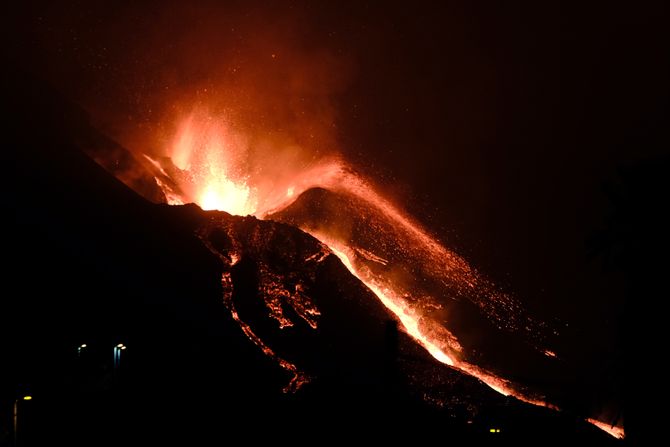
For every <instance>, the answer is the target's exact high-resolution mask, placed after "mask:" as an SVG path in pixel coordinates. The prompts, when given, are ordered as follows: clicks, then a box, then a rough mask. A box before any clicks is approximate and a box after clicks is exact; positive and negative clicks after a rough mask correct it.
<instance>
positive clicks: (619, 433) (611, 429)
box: [586, 418, 626, 439]
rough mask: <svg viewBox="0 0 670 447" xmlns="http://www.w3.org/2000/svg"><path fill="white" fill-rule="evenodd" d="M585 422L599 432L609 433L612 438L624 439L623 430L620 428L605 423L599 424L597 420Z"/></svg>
mask: <svg viewBox="0 0 670 447" xmlns="http://www.w3.org/2000/svg"><path fill="white" fill-rule="evenodd" d="M586 420H587V421H588V422H590V423H592V424H593V425H595V426H596V427H598V428H599V429H601V430H603V431H605V432H607V433H609V434H610V435H612V436H614V437H615V438H618V439H624V438H625V437H626V436H625V433H624V431H623V428H621V427H617V426H613V425H610V424H606V423H604V422H601V421H599V420H597V419H592V418H588V419H586Z"/></svg>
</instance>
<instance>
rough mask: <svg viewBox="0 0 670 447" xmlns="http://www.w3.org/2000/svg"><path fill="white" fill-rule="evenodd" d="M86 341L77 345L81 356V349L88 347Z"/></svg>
mask: <svg viewBox="0 0 670 447" xmlns="http://www.w3.org/2000/svg"><path fill="white" fill-rule="evenodd" d="M86 347H87V345H86V343H83V344H81V345H79V346H78V347H77V357H81V351H82V350H84V349H86Z"/></svg>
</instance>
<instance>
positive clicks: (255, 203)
mask: <svg viewBox="0 0 670 447" xmlns="http://www.w3.org/2000/svg"><path fill="white" fill-rule="evenodd" d="M241 141H242V140H241V139H240V138H239V136H236V135H235V134H234V133H232V132H230V130H229V129H227V128H226V127H224V126H223V125H221V124H216V123H214V122H213V121H212V120H204V121H203V120H196V119H195V118H193V117H191V118H190V119H188V120H187V121H186V122H185V123H184V124H183V126H182V127H181V128H180V130H179V132H178V135H177V138H176V140H175V142H174V144H173V147H172V150H171V152H170V156H171V159H172V163H169V164H168V163H165V164H163V163H161V162H159V161H155V160H153V159H149V161H150V162H151V163H152V164H153V165H154V167H155V168H156V171H155V173H156V181H157V184H158V185H159V186H160V187H161V188H162V189H163V190H164V192H165V195H166V197H167V198H168V200H169V202H170V203H174V204H179V203H188V202H195V203H198V204H199V205H200V206H201V207H202V208H203V209H206V210H210V209H212V210H221V211H226V212H228V213H231V214H237V215H247V214H253V215H255V216H257V217H259V218H265V217H267V216H268V215H270V214H272V213H273V212H276V211H280V210H282V209H286V208H287V207H288V206H289V205H291V204H292V203H293V202H294V201H295V200H296V199H297V198H298V197H299V196H300V195H301V194H302V193H303V192H305V191H307V190H308V189H310V188H315V187H321V188H325V189H327V190H329V191H334V192H340V193H344V194H345V195H347V196H349V197H354V198H356V199H357V200H359V201H360V202H361V203H363V204H364V206H365V207H368V208H370V209H374V210H377V212H378V213H379V215H381V216H384V219H385V222H384V224H385V225H387V226H388V227H389V228H392V229H393V233H392V235H393V236H399V237H398V239H397V240H395V241H392V244H393V245H398V246H401V249H400V251H404V255H406V256H407V260H409V261H417V262H420V263H421V267H422V268H423V269H424V270H423V271H424V272H425V274H427V275H429V276H431V277H433V278H437V279H438V280H439V281H440V282H441V283H443V284H445V287H446V284H449V287H451V289H449V290H452V291H453V293H454V294H455V295H456V296H459V297H463V298H465V299H467V300H469V301H471V302H472V303H473V304H475V305H476V306H478V307H479V308H480V309H481V311H482V312H483V313H485V314H487V315H493V316H494V317H495V318H496V319H497V321H498V322H499V324H498V327H499V328H500V329H503V328H502V327H501V326H500V325H501V324H502V325H506V326H507V327H506V328H505V329H510V327H511V329H513V330H518V331H521V330H522V329H517V328H525V329H526V330H530V329H529V327H530V326H532V323H533V322H532V321H530V322H529V321H528V320H519V321H512V320H510V321H512V322H511V323H510V322H504V321H503V322H502V323H500V321H502V320H505V316H507V318H511V319H514V318H518V316H517V314H519V313H520V312H519V310H520V305H519V304H518V303H517V302H516V301H514V300H513V299H512V298H511V297H509V296H507V295H505V294H503V293H500V292H498V291H497V289H496V288H495V286H494V285H492V284H491V283H489V282H488V281H487V280H485V279H484V278H483V277H482V276H480V275H479V274H478V273H477V272H476V271H475V270H474V269H473V268H471V267H470V265H469V264H468V263H467V262H466V261H465V260H464V259H463V258H461V257H460V256H458V255H457V254H455V253H454V252H452V251H450V250H448V249H446V248H445V247H443V246H442V245H441V244H440V243H439V242H438V241H436V240H435V239H434V238H433V237H431V236H430V235H429V234H427V233H426V232H424V231H423V230H421V229H420V226H419V225H417V224H415V223H414V222H412V220H411V219H409V218H408V217H407V216H406V215H405V214H403V213H402V212H401V211H399V210H398V209H397V208H396V207H395V206H393V205H392V204H391V203H390V202H389V201H388V200H386V199H385V198H384V197H382V196H381V195H379V194H378V193H377V192H376V191H375V190H374V188H372V187H371V186H370V185H369V184H368V182H366V181H365V180H364V179H363V178H361V177H360V176H358V175H356V174H355V173H354V172H353V171H352V170H350V169H349V168H347V167H346V165H344V164H343V163H342V162H340V161H338V160H337V159H328V160H322V161H321V162H317V163H311V164H308V165H307V166H301V167H299V168H297V169H295V168H294V167H292V166H293V165H292V163H289V162H285V160H284V161H282V160H281V159H277V158H272V156H268V157H265V158H261V159H260V161H258V160H257V162H256V163H257V164H256V165H253V163H251V162H250V161H249V160H250V158H251V157H248V156H247V155H248V154H247V153H246V151H248V150H249V149H248V147H246V146H244V144H243V143H241ZM147 158H148V157H147ZM289 161H290V160H289ZM250 163H251V164H250ZM276 166H280V167H281V166H289V167H288V168H286V169H285V170H286V171H289V172H288V174H286V173H285V172H283V171H279V170H278V169H279V168H277V167H276ZM272 173H274V175H271V174H272ZM170 185H174V186H170ZM250 185H253V186H250ZM299 226H300V228H301V229H302V230H303V231H305V232H307V233H309V234H311V235H312V236H313V237H315V238H316V239H318V240H319V241H321V242H322V243H323V244H325V245H326V246H328V247H329V248H330V249H331V250H332V252H333V253H334V254H335V255H337V256H338V258H339V259H340V260H341V261H342V263H343V264H344V265H345V266H346V267H347V269H348V270H349V271H350V272H351V273H352V274H353V275H354V276H356V277H357V278H358V279H360V280H361V281H362V282H363V283H364V284H365V285H366V286H367V287H368V288H369V289H370V290H371V291H372V292H373V293H374V294H375V295H376V296H377V298H378V299H379V300H380V301H381V302H382V303H383V304H384V306H385V307H386V308H387V309H389V311H391V312H392V313H393V314H394V315H395V316H396V317H397V318H398V320H399V321H400V322H401V323H402V325H403V327H404V330H405V331H406V332H407V333H408V334H409V335H410V336H411V337H412V338H413V339H414V340H416V341H417V343H419V344H420V345H421V346H422V347H423V348H425V349H426V350H427V351H428V352H429V353H430V354H431V355H432V356H433V357H434V358H435V359H436V360H437V361H439V362H440V363H443V364H446V365H448V366H450V367H453V368H456V369H458V370H460V371H462V372H464V373H467V374H469V375H471V376H474V377H476V378H478V379H479V380H480V381H482V382H483V383H485V384H486V385H488V386H489V387H491V388H492V389H493V390H495V391H497V392H499V393H501V394H503V395H506V396H513V397H515V398H517V399H519V400H521V401H524V402H527V403H530V404H533V405H539V406H545V407H550V408H554V409H555V408H556V407H554V406H553V405H551V404H549V403H547V402H546V401H545V400H544V398H543V397H541V396H537V395H534V394H533V393H530V392H528V391H526V390H524V389H523V388H522V387H520V386H518V385H516V384H513V383H511V382H510V381H508V380H506V379H503V378H501V377H498V376H496V375H495V374H493V373H491V372H489V371H487V370H485V369H483V368H481V367H478V366H476V365H474V364H472V363H469V362H468V361H467V356H466V355H464V353H463V352H462V351H463V348H462V347H461V345H460V344H459V342H458V340H457V339H456V337H455V336H454V335H453V334H452V333H451V332H450V331H449V330H447V329H446V328H445V327H444V326H443V325H441V324H440V323H439V322H438V321H434V320H433V319H431V317H427V316H426V315H425V314H424V309H425V305H424V306H423V307H422V304H425V303H424V301H425V302H433V301H435V302H437V301H436V300H435V299H434V298H432V297H430V296H427V295H425V294H423V293H419V294H415V293H414V291H412V290H408V289H407V288H403V287H400V286H399V285H397V284H396V283H395V282H394V280H393V278H390V277H385V276H384V274H383V273H379V272H377V273H375V272H373V271H372V270H371V269H370V268H368V267H367V266H366V265H365V263H363V262H361V260H360V258H359V257H358V256H357V253H358V254H360V255H361V256H362V257H364V258H366V259H368V260H371V261H374V262H377V263H381V264H383V265H384V266H386V264H385V263H386V262H387V261H386V260H385V255H384V253H379V252H374V250H371V249H368V248H364V247H357V246H354V245H352V244H351V243H350V241H349V240H348V239H346V237H344V236H338V235H335V234H331V233H330V232H328V233H326V232H324V231H321V230H320V229H319V228H311V227H309V225H299ZM371 231H379V229H376V230H375V229H374V228H371ZM222 280H223V281H224V282H225V281H226V279H225V278H224V279H222ZM414 295H416V296H414ZM226 305H227V307H228V308H229V310H230V311H231V312H232V313H233V318H234V319H235V321H237V322H238V324H240V326H241V327H242V330H243V331H244V333H245V334H246V335H247V336H248V337H249V338H250V339H251V340H252V341H253V342H254V343H255V344H256V345H258V346H259V347H260V348H261V349H262V350H263V351H264V352H265V353H266V354H267V355H269V356H270V357H273V358H276V359H277V360H278V361H279V362H280V364H281V366H282V367H283V368H285V369H287V370H288V371H290V372H292V373H293V374H294V380H293V381H292V383H291V385H289V388H290V389H292V390H296V389H297V388H299V386H300V384H301V383H304V381H306V378H305V377H302V376H300V373H299V371H298V369H297V367H296V366H295V365H293V364H291V363H289V362H286V361H285V360H283V359H280V358H278V357H277V356H276V355H275V353H274V352H273V351H272V350H271V349H270V348H269V347H268V346H267V345H265V344H264V343H263V341H262V340H260V339H259V338H258V337H257V336H256V335H255V334H254V333H253V331H251V329H250V328H249V327H248V326H247V325H246V324H245V323H244V322H243V321H241V320H240V319H239V317H238V316H237V313H236V310H235V307H234V305H233V303H232V301H231V300H230V299H228V300H226ZM538 350H539V352H540V353H542V354H543V355H545V356H547V357H555V354H554V353H553V352H552V351H549V350H546V349H544V348H540V347H538ZM589 422H591V423H593V424H595V425H596V426H598V427H599V428H601V429H603V430H605V431H607V432H608V433H610V434H612V435H613V436H617V437H623V430H622V429H620V428H618V427H614V428H612V427H609V426H607V425H606V424H603V423H600V422H598V421H595V420H592V419H589ZM605 427H607V428H605Z"/></svg>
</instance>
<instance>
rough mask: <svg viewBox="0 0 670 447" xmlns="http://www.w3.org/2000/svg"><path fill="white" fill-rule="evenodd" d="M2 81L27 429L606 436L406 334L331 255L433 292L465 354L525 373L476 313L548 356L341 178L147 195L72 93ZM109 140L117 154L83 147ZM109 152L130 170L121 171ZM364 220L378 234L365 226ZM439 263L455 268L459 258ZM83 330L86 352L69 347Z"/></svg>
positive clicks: (13, 286)
mask: <svg viewBox="0 0 670 447" xmlns="http://www.w3.org/2000/svg"><path fill="white" fill-rule="evenodd" d="M4 85H6V86H7V85H12V86H13V88H12V89H11V91H10V92H7V93H6V96H7V97H8V98H9V101H7V102H6V104H5V106H6V107H7V110H6V113H5V116H9V117H11V118H10V120H11V121H10V125H9V126H8V127H9V129H10V131H9V133H8V135H6V139H5V142H4V149H5V152H6V153H11V154H12V156H13V157H12V158H13V164H12V165H11V168H10V169H9V170H10V171H11V176H10V177H9V180H10V181H9V184H10V190H11V191H12V193H11V194H10V201H9V203H10V204H9V207H10V213H11V214H12V215H13V216H14V217H13V219H12V220H11V222H10V223H11V225H12V226H11V228H10V230H9V232H8V233H7V234H10V235H11V237H10V239H11V242H10V250H9V259H12V263H11V264H12V267H11V270H10V272H9V275H8V277H9V281H10V283H9V285H8V290H15V291H17V293H18V294H19V295H20V297H17V299H15V300H4V301H3V307H4V309H3V311H2V318H3V324H2V328H3V329H2V330H3V337H2V339H3V340H10V341H11V343H9V344H8V346H3V352H4V353H5V354H4V360H3V365H4V366H3V370H4V372H5V374H6V376H5V377H7V378H8V380H6V381H3V389H2V390H1V391H2V398H3V400H9V399H11V398H10V397H9V396H11V395H13V394H14V393H16V390H17V389H19V390H21V391H22V392H30V393H31V394H32V395H33V397H34V398H33V400H32V401H31V402H30V405H31V406H32V408H31V409H30V415H29V417H28V416H26V418H27V419H28V420H27V422H26V421H22V422H21V423H22V424H24V425H22V426H21V429H20V430H21V431H20V434H21V435H22V436H25V437H24V438H23V439H24V441H23V442H25V443H26V444H28V443H30V442H32V443H33V444H35V445H37V444H40V443H42V442H45V441H46V440H53V439H62V440H67V441H68V442H74V443H82V444H88V445H90V444H96V445H100V444H105V443H110V444H118V443H121V442H126V441H128V440H129V439H133V440H138V439H139V440H142V441H145V442H167V443H170V444H172V443H176V442H177V441H178V440H179V439H183V440H184V441H187V442H189V443H193V442H194V441H195V442H198V441H200V440H202V441H204V440H207V441H212V440H220V441H225V439H227V437H228V436H230V433H231V431H236V430H238V431H241V432H242V433H243V434H244V435H245V436H247V438H248V439H253V438H256V437H259V438H266V437H267V438H268V439H279V438H283V439H293V440H300V441H316V442H318V441H319V440H322V439H326V438H327V437H330V436H331V435H342V433H348V432H350V431H352V432H353V431H354V430H360V431H361V432H362V433H363V434H366V435H368V436H374V437H375V438H377V439H387V440H390V439H394V438H395V436H397V435H398V434H402V435H408V434H412V435H413V436H415V437H418V438H421V437H423V436H426V437H430V438H432V437H433V436H434V433H435V432H438V433H442V434H444V436H455V435H468V436H470V437H475V438H477V437H479V438H481V439H489V440H495V439H497V438H495V437H498V438H505V439H510V438H511V439H524V438H526V439H531V438H532V439H537V438H538V437H545V436H546V437H549V436H550V437H551V438H552V439H556V437H557V434H558V436H559V437H564V438H565V439H566V440H571V439H579V440H584V439H585V440H591V441H598V442H608V441H612V438H610V437H609V436H608V435H605V434H604V433H602V432H601V431H600V430H597V429H596V428H594V427H593V426H592V425H589V424H587V423H585V422H583V421H582V420H581V418H580V417H577V415H573V414H571V413H570V412H566V413H558V412H555V411H553V410H550V409H547V408H543V407H537V406H534V405H529V404H527V403H524V402H521V401H519V400H517V399H515V398H513V397H508V396H504V395H502V394H500V393H498V392H496V391H494V389H491V387H490V385H491V384H490V383H489V384H488V385H487V383H485V381H483V380H482V378H481V377H477V376H476V375H475V376H473V375H472V374H469V373H468V371H467V370H464V368H463V367H461V368H453V367H451V366H449V365H445V364H444V363H445V362H439V361H436V359H435V358H434V354H433V356H431V354H432V353H431V352H429V351H427V350H426V349H425V346H422V345H421V344H420V343H417V341H416V338H415V337H413V336H412V334H409V333H408V332H407V331H406V330H405V328H404V327H403V321H400V320H399V319H398V317H397V316H396V315H394V313H393V312H391V311H389V309H388V308H387V306H385V305H384V304H383V303H382V302H380V300H379V299H378V297H377V296H376V294H375V292H374V291H373V290H371V288H370V287H369V284H368V285H366V282H367V281H363V280H361V278H358V277H356V276H354V275H353V274H352V273H351V271H350V269H348V268H347V266H346V265H345V263H346V262H352V263H354V264H356V267H357V268H358V269H359V270H365V271H367V272H369V274H370V276H369V277H370V278H374V277H375V275H381V274H383V273H384V274H385V273H387V271H388V269H389V268H390V267H389V266H392V267H393V269H394V275H393V278H399V279H398V280H397V281H398V283H397V284H399V287H400V288H401V289H403V290H412V291H416V290H423V291H424V292H425V294H428V293H433V294H434V295H440V296H446V297H447V298H446V301H441V302H440V303H432V314H431V317H430V318H425V319H424V320H423V321H422V322H421V323H420V325H421V326H422V327H424V328H426V329H425V330H426V331H427V332H428V333H432V332H435V331H438V332H440V331H441V332H440V334H442V335H444V334H445V331H446V329H445V327H449V328H450V330H451V331H453V340H454V341H453V343H452V344H451V345H449V346H444V347H440V349H444V352H453V353H454V355H459V354H458V349H459V348H460V349H462V350H463V351H467V352H468V353H469V354H467V355H463V356H462V357H460V359H461V360H460V361H461V362H462V364H467V365H475V362H477V363H476V364H477V365H480V366H478V367H477V368H480V369H477V370H475V369H474V368H475V367H474V366H470V367H471V368H473V371H475V372H481V371H484V370H485V369H486V368H489V367H491V368H493V366H494V365H496V367H497V368H499V369H497V370H496V371H503V372H506V373H508V374H509V375H511V376H514V377H516V376H518V375H519V374H520V373H519V372H518V371H517V370H515V369H514V363H515V359H514V357H512V358H508V359H507V360H508V361H507V363H505V362H502V363H501V362H500V361H497V360H496V358H495V349H494V350H493V351H490V352H486V349H492V348H491V346H490V345H486V344H481V342H480V340H481V338H478V337H468V335H467V334H468V327H472V326H474V325H476V326H477V328H478V330H479V334H484V335H486V334H494V333H495V334H498V333H502V334H503V336H502V337H503V338H501V339H499V344H506V343H513V342H514V343H516V342H518V343H519V346H523V350H522V351H517V352H516V355H518V356H523V357H531V358H535V359H536V360H535V361H534V362H535V364H536V365H537V366H536V368H537V369H538V370H542V369H543V368H545V366H546V365H545V363H547V362H550V361H551V360H552V359H551V358H548V356H547V355H545V353H543V351H542V350H538V348H537V346H538V343H539V342H540V341H544V339H542V340H539V339H532V337H530V339H529V337H527V334H525V333H524V331H523V330H521V331H518V330H516V329H515V328H516V327H517V326H520V327H534V326H532V325H533V324H535V323H534V322H533V320H532V319H531V318H530V317H526V316H524V315H523V314H519V313H516V314H515V315H516V316H517V318H521V320H519V321H516V322H515V321H514V320H510V319H509V318H507V317H506V316H505V314H504V309H503V308H506V307H509V306H513V302H512V301H510V300H506V299H505V298H504V297H502V298H500V300H499V301H494V302H493V303H492V304H485V303H484V304H483V303H482V302H480V301H478V300H477V299H469V298H468V296H471V295H468V294H467V293H465V292H463V291H461V290H458V288H455V285H454V284H456V283H455V282H453V281H449V280H448V278H447V279H445V278H442V277H439V276H436V275H435V274H434V272H433V271H432V270H431V269H430V267H431V266H430V265H428V264H426V263H419V262H418V261H417V258H416V252H415V251H412V249H411V248H412V247H405V246H403V241H404V240H406V239H403V238H402V237H401V236H402V235H399V234H396V233H394V231H395V230H393V229H392V228H384V222H385V221H384V219H383V218H382V217H383V216H381V215H379V214H376V213H375V212H372V211H371V212H369V213H367V214H366V213H363V214H361V213H360V212H358V211H356V210H360V209H361V207H362V205H361V203H359V202H358V201H357V200H358V199H357V198H356V197H354V196H351V195H347V194H343V193H341V192H338V191H336V190H328V189H324V188H309V189H306V190H305V191H304V192H302V194H300V195H299V196H298V197H296V199H295V200H294V201H293V202H292V204H290V205H289V206H286V207H284V208H283V209H281V210H276V211H274V212H273V213H268V215H267V216H266V217H265V219H258V218H256V217H253V216H246V217H242V216H233V215H230V214H228V213H226V212H222V211H204V210H202V209H201V208H200V207H198V206H196V205H193V204H191V205H181V206H169V205H167V204H165V203H152V201H151V200H147V197H149V198H151V199H153V201H154V202H166V201H167V200H166V196H165V195H164V190H161V188H159V187H158V185H157V184H156V183H154V182H153V181H152V179H153V173H152V172H150V170H146V168H144V167H142V166H143V165H142V163H140V162H139V161H138V160H137V159H135V158H134V157H133V156H132V155H130V152H128V151H126V150H125V149H124V148H123V147H121V146H120V145H118V144H116V143H114V142H113V141H112V140H111V139H109V138H107V137H105V136H104V135H103V134H102V133H100V132H99V131H97V130H96V129H95V128H93V127H92V126H91V125H90V124H89V121H88V118H87V115H86V113H85V112H84V111H82V110H81V109H79V108H78V107H77V106H75V105H73V104H71V103H69V102H68V101H67V100H65V99H63V98H61V97H60V96H59V95H58V94H57V93H55V92H54V91H53V90H52V89H51V88H50V87H48V86H46V85H44V84H42V83H40V82H38V81H35V80H34V79H31V78H30V77H29V76H26V75H25V74H20V75H17V76H13V77H12V79H10V80H9V81H8V82H5V83H4ZM96 148H97V149H96ZM100 148H103V149H100ZM105 148H107V149H105ZM109 148H113V149H114V153H115V154H117V156H116V157H112V158H114V159H116V160H119V162H118V163H117V164H113V163H112V164H110V163H108V162H107V161H101V159H98V157H96V156H95V153H96V150H99V151H103V150H108V149H109ZM94 158H95V159H96V160H94ZM104 160H109V158H108V157H105V158H104ZM96 161H97V162H96ZM101 164H102V165H103V166H104V167H103V166H101ZM110 170H111V171H114V170H117V171H118V170H122V171H123V172H126V173H128V175H126V176H125V177H124V181H125V183H126V184H124V183H122V182H121V181H119V180H117V178H115V176H114V175H112V174H110V173H109V171H110ZM131 173H132V174H131ZM117 177H119V176H118V175H117ZM128 179H130V180H128ZM127 185H130V186H131V187H132V189H130V188H129V187H128V186H127ZM138 192H139V193H140V194H138ZM337 213H339V214H340V215H342V214H344V215H345V216H347V219H346V222H347V226H348V227H349V229H350V230H352V231H351V232H350V234H352V235H353V238H352V239H351V240H352V241H353V242H352V244H351V245H350V246H349V249H351V250H353V251H352V252H351V253H349V254H350V255H351V256H350V257H349V258H347V256H346V254H345V256H344V258H343V257H342V253H337V252H336V251H337V247H335V246H329V245H326V244H324V243H323V242H322V241H321V240H319V239H317V238H315V237H313V236H312V234H316V235H318V234H320V233H323V232H326V231H329V232H330V234H333V233H336V232H337V229H332V228H328V226H329V225H330V224H333V225H335V223H337V228H342V226H341V225H342V219H341V218H339V217H338V218H337V219H336V218H335V217H336V214H337ZM340 217H341V216H340ZM364 224H365V225H364ZM371 226H372V227H374V228H377V229H380V228H381V230H382V231H381V233H379V232H377V233H375V234H377V235H378V234H383V235H384V238H378V237H375V236H374V235H371V234H369V233H366V228H370V227H371ZM310 233H312V234H310ZM343 260H344V261H345V263H343ZM454 262H456V263H458V262H459V261H458V260H455V261H454ZM450 271H452V272H454V274H455V275H461V276H462V275H465V276H466V279H468V278H469V277H467V275H468V274H469V273H468V271H467V269H465V267H462V268H461V270H458V269H455V270H454V269H452V270H450ZM417 272H418V273H419V274H418V275H417ZM409 273H411V274H409ZM416 277H422V278H425V280H424V281H422V282H421V284H418V283H416V280H415V279H414V278H416ZM472 278H475V276H472ZM381 286H383V285H380V287H381ZM477 287H480V288H482V290H484V291H485V293H488V294H495V293H496V292H495V290H493V289H489V288H488V287H489V285H487V284H486V283H479V284H477ZM436 290H439V291H440V292H439V293H435V291H436ZM476 296H479V295H476ZM495 296H498V297H500V296H502V295H495ZM18 298H20V299H18ZM487 303H491V302H490V301H487ZM496 306H498V307H496ZM501 309H502V310H501ZM437 322H444V323H445V324H444V326H442V325H438V324H437ZM466 322H467V324H466ZM501 326H505V327H503V328H502V329H501ZM501 330H502V332H501ZM530 332H532V333H533V334H537V333H538V332H537V331H535V330H533V331H530ZM445 337H446V339H450V338H449V337H451V335H448V334H447V335H445ZM519 340H525V341H523V342H520V341H519ZM117 343H119V344H120V343H123V345H124V346H127V348H128V349H127V353H126V352H125V351H124V354H123V356H124V357H123V358H122V366H123V368H121V370H120V371H117V370H116V368H115V367H114V366H112V365H111V359H112V346H115V345H116V344H117ZM82 344H86V348H87V349H89V350H90V355H89V357H88V359H84V360H82V356H81V355H79V356H78V355H77V349H76V347H77V346H82ZM79 354H81V352H80V353H79ZM487 362H490V364H487ZM481 365H483V366H481ZM480 376H481V374H480ZM558 399H559V398H558V397H557V400H558ZM26 405H27V404H26ZM4 407H5V406H3V408H4ZM7 416H8V415H6V414H3V415H2V417H3V421H6V420H7V419H8V417H7ZM250 426H254V427H258V429H255V430H251V431H250V430H249V429H248V428H247V427H250ZM428 428H431V429H428ZM496 430H497V431H496ZM5 436H9V435H8V434H7V432H5Z"/></svg>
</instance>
